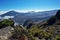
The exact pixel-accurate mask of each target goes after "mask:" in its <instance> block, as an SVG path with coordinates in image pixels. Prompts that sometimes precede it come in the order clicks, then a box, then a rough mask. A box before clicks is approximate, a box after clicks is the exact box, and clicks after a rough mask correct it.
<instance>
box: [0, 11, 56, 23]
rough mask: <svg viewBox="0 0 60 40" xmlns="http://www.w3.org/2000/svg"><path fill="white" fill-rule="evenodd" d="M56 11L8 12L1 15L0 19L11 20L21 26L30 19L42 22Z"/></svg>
mask: <svg viewBox="0 0 60 40" xmlns="http://www.w3.org/2000/svg"><path fill="white" fill-rule="evenodd" d="M56 12H57V10H51V11H44V12H26V13H22V12H16V11H9V12H7V13H4V14H2V15H1V19H8V18H12V19H13V20H14V21H15V22H17V23H19V24H23V23H24V22H25V21H26V20H29V19H31V20H32V21H34V22H39V21H42V20H47V19H49V18H50V17H51V16H53V15H55V14H56Z"/></svg>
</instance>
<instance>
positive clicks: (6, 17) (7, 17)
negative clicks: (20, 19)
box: [2, 16, 14, 19]
mask: <svg viewBox="0 0 60 40" xmlns="http://www.w3.org/2000/svg"><path fill="white" fill-rule="evenodd" d="M9 18H14V16H5V17H2V19H9Z"/></svg>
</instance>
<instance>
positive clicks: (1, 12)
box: [0, 9, 52, 15]
mask: <svg viewBox="0 0 60 40" xmlns="http://www.w3.org/2000/svg"><path fill="white" fill-rule="evenodd" d="M12 10H14V11H17V12H23V13H26V12H30V11H34V12H41V11H50V10H52V9H48V10H47V9H45V10H16V9H10V10H6V11H0V15H2V14H4V13H6V12H9V11H12Z"/></svg>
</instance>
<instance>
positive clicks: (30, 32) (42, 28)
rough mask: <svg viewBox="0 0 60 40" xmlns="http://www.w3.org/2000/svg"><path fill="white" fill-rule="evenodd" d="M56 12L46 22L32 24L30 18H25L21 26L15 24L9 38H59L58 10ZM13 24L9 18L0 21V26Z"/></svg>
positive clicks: (57, 39) (47, 39) (56, 39)
mask: <svg viewBox="0 0 60 40" xmlns="http://www.w3.org/2000/svg"><path fill="white" fill-rule="evenodd" d="M57 13H58V14H56V16H53V17H51V18H50V19H49V20H47V21H46V22H41V23H36V24H33V22H32V20H26V21H25V23H24V24H23V26H22V25H17V26H15V27H14V31H13V32H11V33H12V34H13V35H12V36H11V39H12V38H13V39H16V40H36V38H38V39H45V40H60V21H59V18H60V11H58V12H57ZM57 15H58V16H57ZM13 25H14V22H13V21H12V20H9V19H4V20H2V21H0V28H3V27H7V26H11V27H13ZM38 39H37V40H38Z"/></svg>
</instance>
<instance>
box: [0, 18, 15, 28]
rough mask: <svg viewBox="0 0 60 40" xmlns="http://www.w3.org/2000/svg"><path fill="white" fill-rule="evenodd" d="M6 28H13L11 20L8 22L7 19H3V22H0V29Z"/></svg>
mask: <svg viewBox="0 0 60 40" xmlns="http://www.w3.org/2000/svg"><path fill="white" fill-rule="evenodd" d="M7 26H14V22H13V21H12V20H8V19H4V20H2V21H0V29H1V28H3V27H7Z"/></svg>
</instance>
